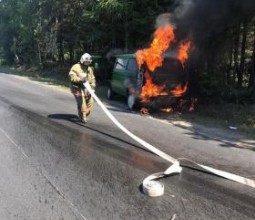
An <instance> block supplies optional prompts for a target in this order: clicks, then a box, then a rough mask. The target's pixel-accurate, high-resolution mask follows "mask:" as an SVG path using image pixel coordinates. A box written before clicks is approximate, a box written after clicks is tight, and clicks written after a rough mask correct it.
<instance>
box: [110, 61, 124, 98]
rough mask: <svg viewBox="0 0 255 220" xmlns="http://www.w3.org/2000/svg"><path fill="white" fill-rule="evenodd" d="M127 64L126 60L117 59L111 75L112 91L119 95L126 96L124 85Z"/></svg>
mask: <svg viewBox="0 0 255 220" xmlns="http://www.w3.org/2000/svg"><path fill="white" fill-rule="evenodd" d="M127 62H128V59H127V58H117V59H116V62H115V67H114V70H113V74H112V80H111V86H112V90H113V91H114V92H116V93H118V94H121V95H126V88H125V85H124V84H125V82H126V79H127V78H128V73H127V71H126V66H127Z"/></svg>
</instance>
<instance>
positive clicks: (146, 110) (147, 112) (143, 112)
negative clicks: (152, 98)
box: [140, 108, 149, 115]
mask: <svg viewBox="0 0 255 220" xmlns="http://www.w3.org/2000/svg"><path fill="white" fill-rule="evenodd" d="M140 112H141V113H142V114H145V115H148V114H149V109H147V108H141V110H140Z"/></svg>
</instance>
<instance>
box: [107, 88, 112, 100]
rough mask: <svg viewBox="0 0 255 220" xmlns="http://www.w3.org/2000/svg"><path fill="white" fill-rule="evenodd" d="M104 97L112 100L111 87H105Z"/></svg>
mask: <svg viewBox="0 0 255 220" xmlns="http://www.w3.org/2000/svg"><path fill="white" fill-rule="evenodd" d="M106 97H107V99H112V98H113V91H112V87H111V86H108V87H107V91H106Z"/></svg>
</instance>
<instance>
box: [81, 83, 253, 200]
mask: <svg viewBox="0 0 255 220" xmlns="http://www.w3.org/2000/svg"><path fill="white" fill-rule="evenodd" d="M84 86H85V87H86V89H87V90H88V92H89V93H90V94H91V95H92V97H93V98H94V99H95V100H96V102H97V103H98V105H99V106H100V107H101V108H102V110H103V111H104V112H105V114H106V115H107V116H108V117H109V118H110V119H111V121H112V122H113V123H114V124H115V125H116V126H117V127H118V128H119V129H121V130H122V131H123V132H124V133H126V134H127V135H128V136H129V137H131V138H132V139H133V140H135V141H137V142H138V143H139V144H141V145H142V146H144V147H145V148H147V149H148V150H149V151H151V152H153V153H155V154H157V155H158V156H160V157H161V158H163V159H165V160H167V161H168V162H170V163H172V165H171V166H170V167H169V168H168V169H166V170H165V171H164V172H159V173H154V174H152V175H150V176H148V177H147V178H145V179H144V180H143V192H144V193H145V194H147V195H149V196H153V197H154V196H161V195H163V194H164V185H163V184H162V183H160V182H158V181H155V180H156V179H159V178H162V177H164V176H169V175H172V174H176V173H181V171H182V167H181V164H180V162H181V161H184V160H186V161H189V162H192V163H193V164H195V165H197V166H199V167H200V168H203V169H204V170H205V171H207V172H210V173H213V174H215V175H218V176H221V177H223V178H226V179H229V180H232V181H235V182H238V183H242V184H244V185H248V186H251V187H253V188H255V180H252V179H247V178H245V177H242V176H238V175H235V174H232V173H228V172H225V171H222V170H217V169H214V168H212V167H208V166H204V165H201V164H198V163H196V162H193V161H190V160H187V159H185V158H183V159H175V158H173V157H171V156H170V155H168V154H166V153H164V152H163V151H161V150H159V149H157V148H156V147H154V146H152V145H151V144H149V143H147V142H146V141H144V140H142V139H141V138H139V137H137V136H136V135H134V134H133V133H131V132H130V131H129V130H127V129H126V128H125V127H124V126H123V125H122V124H121V123H120V122H119V121H118V120H117V119H116V118H115V117H114V116H113V115H112V114H111V113H110V112H109V110H108V109H107V108H106V107H105V105H104V104H103V103H102V102H101V100H100V99H99V98H98V97H97V95H96V94H95V92H94V90H93V89H92V88H91V87H90V85H89V83H88V82H85V83H84ZM185 166H187V165H185ZM192 168H194V167H192Z"/></svg>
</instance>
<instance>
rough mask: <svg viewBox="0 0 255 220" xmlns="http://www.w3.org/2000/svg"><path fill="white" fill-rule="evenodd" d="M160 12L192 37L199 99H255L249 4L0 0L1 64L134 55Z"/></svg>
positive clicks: (230, 0)
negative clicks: (118, 52)
mask: <svg viewBox="0 0 255 220" xmlns="http://www.w3.org/2000/svg"><path fill="white" fill-rule="evenodd" d="M162 13H171V15H172V17H173V21H174V22H175V24H176V27H177V28H176V34H177V38H178V39H177V40H180V41H181V40H184V39H186V38H187V37H188V36H189V37H190V36H192V40H193V43H194V48H193V52H192V54H190V57H191V60H190V63H191V65H189V67H188V71H189V72H190V73H191V74H190V78H191V82H192V83H193V87H197V88H196V90H197V91H198V92H197V94H196V95H197V96H198V98H199V100H201V101H203V102H218V103H221V102H232V103H248V102H251V101H252V102H255V3H254V0H244V1H239V0H225V1H222V0H215V1H209V0H189V1H187V0H180V1H177V0H143V1H138V0H97V1H89V0H72V1H69V0H1V1H0V60H1V61H2V62H4V63H8V64H16V65H38V66H40V67H42V68H45V67H47V65H48V63H58V64H59V65H66V64H68V63H74V62H76V61H77V60H79V57H80V55H81V54H82V53H83V52H84V51H89V52H90V53H92V54H100V55H102V56H103V57H105V56H106V54H109V53H110V52H111V51H113V50H115V49H120V50H121V51H123V52H135V51H136V50H137V49H140V48H144V47H146V46H147V45H148V44H149V42H150V40H151V35H152V33H153V31H154V29H155V21H156V18H157V16H158V15H160V14H162ZM192 83H191V84H192ZM191 86H192V85H191Z"/></svg>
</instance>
